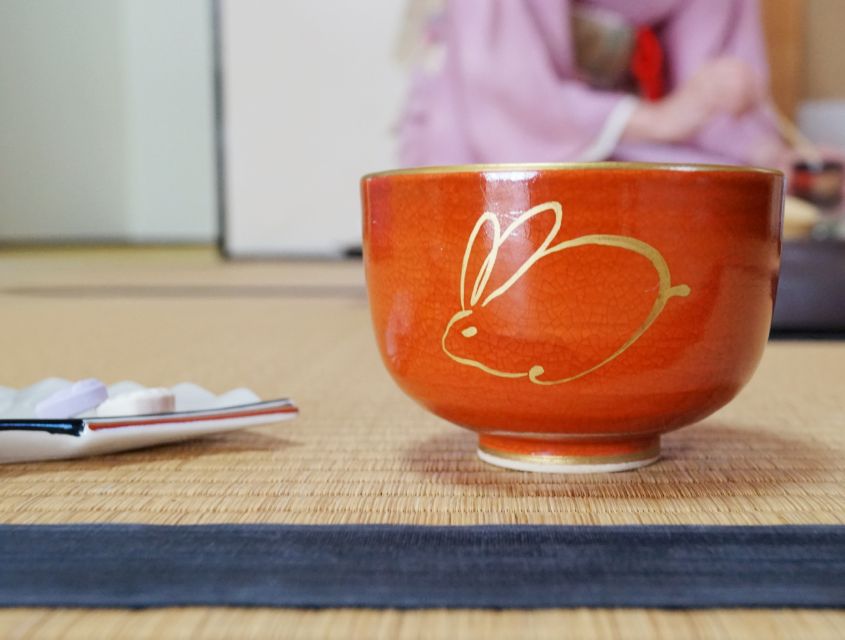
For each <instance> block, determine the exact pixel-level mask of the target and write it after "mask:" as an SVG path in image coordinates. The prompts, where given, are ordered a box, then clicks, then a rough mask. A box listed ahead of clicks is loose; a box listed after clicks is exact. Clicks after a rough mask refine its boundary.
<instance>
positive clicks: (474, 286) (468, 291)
mask: <svg viewBox="0 0 845 640" xmlns="http://www.w3.org/2000/svg"><path fill="white" fill-rule="evenodd" d="M486 224H489V225H490V226H491V228H492V232H491V233H492V239H491V240H492V244H491V248H490V251H489V253H488V254H487V255H486V256H485V258H484V261H483V262H482V263H481V266H480V268H479V269H478V272H477V273H474V269H471V265H470V258H471V257H472V254H473V249H475V248H476V244H480V243H478V242H477V240H478V236H479V234H480V233H481V230H482V229H483V228H484V226H485V225H486ZM501 238H502V227H501V225H499V219H498V218H497V217H496V216H495V214H493V213H490V212H489V211H488V212H486V213H484V214H483V215H482V216H481V217H480V218H479V219H478V222H476V223H475V227H473V229H472V233H470V234H469V240H468V241H467V248H466V251H465V252H464V260H463V263H462V264H461V309H463V310H464V311H466V310H467V309H468V308H470V307H474V306H475V305H476V303H477V302H478V300H479V298H481V294H482V293H483V291H484V287H486V286H487V281H488V280H489V279H490V273H491V272H492V271H493V265H495V264H496V253H497V252H498V250H499V245H500V244H501V241H502V240H501Z"/></svg>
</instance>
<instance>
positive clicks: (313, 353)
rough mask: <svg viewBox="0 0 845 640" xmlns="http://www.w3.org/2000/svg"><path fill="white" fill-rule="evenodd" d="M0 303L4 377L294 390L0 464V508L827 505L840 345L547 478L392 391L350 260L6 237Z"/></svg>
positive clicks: (236, 514) (71, 623)
mask: <svg viewBox="0 0 845 640" xmlns="http://www.w3.org/2000/svg"><path fill="white" fill-rule="evenodd" d="M0 305H2V309H3V321H2V325H0V326H2V334H0V353H2V355H3V365H4V366H3V368H2V371H0V385H6V386H13V387H22V386H26V385H29V384H32V383H34V382H36V381H38V380H40V379H42V378H44V377H47V376H61V377H65V378H69V379H73V378H77V379H78V378H83V377H89V376H95V377H98V378H101V379H103V380H104V381H106V382H116V381H118V380H135V381H137V382H140V383H143V384H147V385H150V386H158V385H171V384H175V383H178V382H181V381H186V380H190V381H193V382H196V383H198V384H200V385H202V386H204V387H206V388H209V389H211V390H214V391H217V392H222V391H225V390H227V389H230V388H234V387H238V386H248V387H251V388H252V389H254V390H255V391H256V392H258V393H259V395H261V396H266V397H271V396H279V395H284V396H291V397H293V398H294V399H295V400H296V401H297V403H298V404H299V406H300V408H301V410H302V415H301V417H300V418H298V419H297V420H295V421H293V422H288V423H285V424H279V425H272V426H266V427H261V428H254V429H250V430H247V431H243V432H237V433H232V434H228V435H222V436H217V437H211V438H208V439H205V440H199V441H195V442H191V443H186V444H182V445H175V446H169V447H160V448H156V449H150V450H145V451H139V452H131V453H126V454H122V455H114V456H108V457H102V458H93V459H87V460H79V461H66V462H53V463H40V464H23V465H8V466H3V467H0V522H2V523H36V524H38V523H69V522H143V523H156V524H185V523H211V522H236V523H257V522H272V523H298V524H318V523H319V524H332V523H408V524H481V523H499V524H507V523H533V524H581V523H585V524H586V523H589V524H636V523H643V524H657V523H664V524H787V523H789V524H810V523H828V524H843V523H845V482H843V480H845V393H843V391H842V382H843V380H845V344H842V343H839V344H836V343H821V342H820V343H801V342H790V343H776V344H772V345H770V347H769V349H768V350H767V352H766V355H765V357H764V360H763V362H762V364H761V366H760V369H759V370H758V372H757V374H756V376H755V378H754V379H753V381H752V382H751V383H750V384H749V386H748V387H747V388H746V390H745V391H744V392H743V393H742V394H741V395H740V397H739V398H737V399H736V400H735V401H734V402H733V403H732V404H730V405H729V406H728V407H726V408H725V409H723V410H722V411H720V412H719V413H717V414H716V415H714V416H712V417H711V418H709V419H707V420H705V421H704V422H703V423H701V424H699V425H696V426H694V427H690V428H687V429H683V430H681V431H678V432H676V433H673V434H670V435H668V436H666V437H665V438H664V454H665V459H664V460H663V461H662V462H660V463H659V464H657V465H654V466H651V467H648V468H646V469H643V470H640V471H638V472H633V473H625V474H616V475H604V476H551V475H531V474H523V473H518V472H508V471H504V470H499V469H496V468H493V467H489V466H487V465H485V464H483V463H481V462H480V461H478V460H477V459H476V457H475V454H474V436H473V435H472V434H470V433H466V432H463V431H461V430H459V429H457V428H455V427H453V426H450V425H448V424H447V423H445V422H443V421H441V420H439V419H437V418H435V417H434V416H432V415H430V414H428V413H427V412H425V411H424V410H423V409H421V408H419V407H418V406H416V405H415V404H414V403H413V402H412V401H410V400H409V399H407V398H406V397H404V396H403V395H402V393H401V392H400V391H399V390H398V389H397V388H396V387H395V385H394V384H393V383H392V382H391V380H390V379H389V377H388V375H387V374H386V373H385V371H384V369H383V367H382V366H381V363H380V362H379V357H378V354H377V352H376V349H375V344H374V340H373V338H372V335H371V331H370V328H369V317H368V310H367V304H366V297H365V293H364V289H363V277H362V274H361V269H360V265H358V264H355V263H328V264H321V263H271V264H268V263H237V264H224V263H220V262H218V261H217V260H216V258H215V257H214V256H213V255H212V254H211V253H210V252H209V251H206V250H198V249H182V250H166V251H162V250H87V251H73V250H53V251H49V252H41V253H37V252H32V251H11V252H5V253H4V254H3V255H2V257H0ZM737 321H738V322H741V321H742V320H741V319H740V318H738V319H737ZM843 622H845V616H841V617H840V614H838V613H835V612H779V613H777V614H770V613H766V612H737V611H732V612H728V611H725V612H697V613H669V612H637V611H628V612H626V611H617V612H597V611H591V612H586V611H567V612H564V611H555V612H548V611H547V612H502V613H494V612H487V613H484V612H408V613H398V612H372V611H325V612H296V611H266V610H254V611H238V610H213V611H205V610H162V611H149V612H140V613H133V614H127V613H123V612H87V611H66V612H63V611H5V612H0V635H2V634H3V633H9V634H11V635H15V636H16V637H30V635H31V636H32V637H75V636H74V634H75V633H77V632H78V633H79V636H80V637H82V636H83V635H85V633H83V632H85V631H86V630H87V631H89V632H90V631H91V630H92V629H94V628H97V630H98V632H99V633H100V634H104V635H108V636H109V637H121V634H126V635H127V637H129V636H135V635H147V636H161V635H162V633H164V635H168V634H172V635H174V636H184V637H196V636H197V635H208V636H210V637H213V636H215V635H216V634H219V637H225V636H227V635H228V636H229V637H232V636H233V635H237V636H238V637H249V636H254V637H263V636H267V635H274V634H277V633H278V634H282V635H285V634H293V637H326V638H332V637H351V636H356V635H361V636H369V637H397V638H405V637H416V635H418V634H420V633H422V632H423V631H427V632H428V633H431V634H435V635H436V634H437V632H438V630H440V631H442V632H443V634H444V635H449V636H451V637H473V636H476V635H480V634H481V633H484V634H485V635H487V636H488V637H492V636H499V635H501V636H502V637H506V636H508V635H509V631H508V630H510V632H511V633H519V635H521V636H523V637H531V634H532V633H535V632H536V634H537V636H538V637H539V636H541V635H543V634H544V633H545V632H550V633H551V632H554V631H555V629H560V628H561V625H566V626H567V627H569V628H570V629H571V630H572V631H573V633H575V632H576V630H577V633H575V636H576V637H582V638H584V637H600V636H603V637H608V636H613V635H616V633H621V632H622V631H625V633H626V636H628V637H631V636H630V634H631V633H637V632H639V631H642V633H643V637H648V636H650V637H655V635H659V634H665V635H667V636H671V637H673V638H683V637H706V636H708V635H713V636H714V637H715V636H719V635H722V634H721V633H720V632H722V631H725V630H726V629H729V628H731V629H734V630H736V631H737V632H738V633H739V632H742V631H747V632H749V633H750V632H751V631H756V632H759V633H760V634H761V635H765V636H766V637H772V638H777V637H784V638H786V637H790V638H794V637H800V636H801V635H802V634H811V635H813V636H815V637H824V636H825V635H830V634H834V633H835V632H836V631H837V627H838V630H839V631H841V629H842V628H843V627H842V624H843ZM526 628H528V629H530V631H529V632H528V635H526V633H525V631H526ZM162 630H165V631H164V632H162ZM227 631H228V633H226V632H227ZM28 634H29V635H28ZM296 634H299V635H298V636H297V635H296Z"/></svg>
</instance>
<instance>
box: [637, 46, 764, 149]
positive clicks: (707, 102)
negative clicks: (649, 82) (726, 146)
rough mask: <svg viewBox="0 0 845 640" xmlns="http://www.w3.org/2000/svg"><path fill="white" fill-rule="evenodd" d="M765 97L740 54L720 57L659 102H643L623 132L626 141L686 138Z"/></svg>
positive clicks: (741, 112)
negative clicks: (719, 118)
mask: <svg viewBox="0 0 845 640" xmlns="http://www.w3.org/2000/svg"><path fill="white" fill-rule="evenodd" d="M764 99H765V92H764V90H763V89H762V85H761V83H760V79H759V78H758V77H757V75H756V73H755V72H754V70H753V69H752V68H751V66H750V65H748V64H746V63H745V62H743V61H742V60H739V59H737V58H716V59H714V60H711V61H710V62H708V63H707V64H705V65H704V66H703V67H702V68H701V69H700V70H699V71H698V73H696V74H695V75H694V76H693V77H692V78H690V79H689V80H688V81H687V82H686V83H685V84H683V85H682V86H681V87H679V88H678V89H677V90H675V91H674V92H672V93H671V94H669V95H668V96H666V97H665V98H663V99H662V100H659V101H657V102H643V103H640V104H639V105H638V107H637V109H636V111H635V112H634V114H633V115H632V117H631V119H630V121H629V123H628V127H627V129H626V130H625V133H624V134H623V139H624V140H626V141H647V142H669V143H672V142H683V141H685V140H688V139H690V138H691V137H692V136H694V135H695V134H696V133H697V132H698V131H699V130H700V129H701V128H702V127H703V126H704V125H705V124H707V122H708V121H709V120H710V119H711V118H713V117H715V116H717V115H719V114H722V113H724V114H729V115H733V116H738V115H742V114H743V113H745V112H746V111H748V110H750V109H752V108H754V107H755V106H757V105H758V104H760V103H761V102H762V101H763V100H764Z"/></svg>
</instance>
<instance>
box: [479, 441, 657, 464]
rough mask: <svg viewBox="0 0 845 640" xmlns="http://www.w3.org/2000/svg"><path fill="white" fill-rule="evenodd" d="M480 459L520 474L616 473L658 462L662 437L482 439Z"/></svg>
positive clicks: (480, 442)
mask: <svg viewBox="0 0 845 640" xmlns="http://www.w3.org/2000/svg"><path fill="white" fill-rule="evenodd" d="M478 457H479V458H481V459H482V460H483V461H484V462H487V463H489V464H494V465H496V466H499V467H505V468H506V469H515V470H517V471H534V472H538V473H614V472H617V471H630V470H632V469H639V468H640V467H645V466H646V465H649V464H651V463H653V462H657V460H659V459H660V436H646V437H641V438H632V439H629V440H577V439H573V440H547V439H539V438H536V439H534V438H516V437H509V436H486V435H482V436H480V437H479V442H478Z"/></svg>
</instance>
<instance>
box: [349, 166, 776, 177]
mask: <svg viewBox="0 0 845 640" xmlns="http://www.w3.org/2000/svg"><path fill="white" fill-rule="evenodd" d="M573 169H591V170H597V169H629V170H631V169H650V170H652V171H677V172H701V171H706V172H722V171H730V172H734V173H763V174H767V175H774V176H780V177H783V172H781V171H778V170H777V169H766V168H764V167H752V166H747V167H746V166H738V165H730V164H692V163H690V164H672V163H660V162H529V163H502V164H456V165H444V166H432V167H412V168H410V169H390V170H388V171H376V172H374V173H368V174H367V175H365V176H364V177H363V178H361V180H370V179H372V178H387V177H391V176H414V175H440V174H451V173H519V172H525V171H570V170H573Z"/></svg>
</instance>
